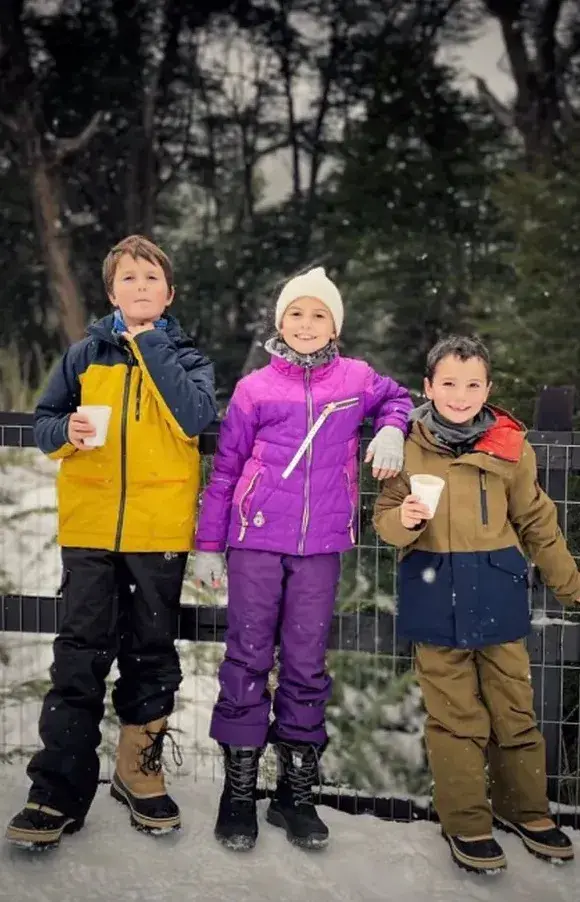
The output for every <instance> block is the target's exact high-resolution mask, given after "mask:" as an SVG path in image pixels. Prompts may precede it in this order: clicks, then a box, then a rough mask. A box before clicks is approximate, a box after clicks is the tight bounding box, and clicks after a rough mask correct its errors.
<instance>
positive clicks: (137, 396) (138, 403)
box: [135, 367, 143, 422]
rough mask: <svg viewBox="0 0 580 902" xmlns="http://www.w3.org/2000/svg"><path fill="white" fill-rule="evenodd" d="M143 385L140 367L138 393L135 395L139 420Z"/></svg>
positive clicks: (136, 414)
mask: <svg viewBox="0 0 580 902" xmlns="http://www.w3.org/2000/svg"><path fill="white" fill-rule="evenodd" d="M142 385H143V373H142V372H141V367H139V377H138V381H137V394H136V396H135V419H136V420H137V422H139V420H140V419H141V386H142Z"/></svg>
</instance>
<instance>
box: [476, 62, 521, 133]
mask: <svg viewBox="0 0 580 902" xmlns="http://www.w3.org/2000/svg"><path fill="white" fill-rule="evenodd" d="M474 81H475V84H476V87H477V93H478V94H479V97H480V99H481V100H483V101H484V103H485V104H486V105H487V107H488V108H489V110H490V112H491V113H492V114H493V115H494V116H495V118H496V120H497V121H498V122H499V123H500V125H502V126H503V127H504V128H506V129H513V128H514V127H515V122H514V115H513V113H512V111H511V110H510V108H509V107H507V106H506V105H505V104H504V103H502V102H501V100H498V98H497V97H496V96H495V94H494V93H493V91H491V90H490V88H489V87H488V85H487V82H486V81H485V80H484V79H483V78H480V76H479V75H477V76H475V78H474Z"/></svg>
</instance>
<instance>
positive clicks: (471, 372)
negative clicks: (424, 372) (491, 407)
mask: <svg viewBox="0 0 580 902" xmlns="http://www.w3.org/2000/svg"><path fill="white" fill-rule="evenodd" d="M490 389H491V382H489V381H488V376H487V369H486V366H485V363H484V362H483V360H482V359H481V358H480V357H470V358H469V359H468V360H461V358H460V357H456V356H455V355H453V354H448V355H447V356H446V357H443V359H442V360H440V361H439V363H438V364H437V366H436V368H435V372H434V373H433V378H432V380H431V381H430V380H429V379H425V394H426V395H427V397H428V398H429V400H430V401H432V402H433V404H434V405H435V407H436V408H437V411H438V412H439V413H440V414H441V416H443V417H445V419H446V420H449V421H450V422H451V423H457V424H461V423H468V422H469V421H470V420H472V419H473V418H474V417H475V416H477V414H478V413H479V411H480V410H481V408H482V407H483V405H484V404H485V402H486V401H487V398H488V395H489V392H490Z"/></svg>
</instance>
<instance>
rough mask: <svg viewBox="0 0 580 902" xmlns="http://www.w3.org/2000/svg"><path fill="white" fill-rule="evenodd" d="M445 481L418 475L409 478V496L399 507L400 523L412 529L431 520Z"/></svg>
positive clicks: (426, 475)
mask: <svg viewBox="0 0 580 902" xmlns="http://www.w3.org/2000/svg"><path fill="white" fill-rule="evenodd" d="M444 485H445V480H444V479H440V478H439V476H431V475H429V474H427V473H425V474H423V473H418V474H416V475H415V476H411V494H410V495H407V497H406V498H405V500H404V501H403V503H402V505H401V523H402V524H403V526H404V527H405V529H414V528H415V527H416V526H419V524H420V523H422V522H423V521H424V520H432V519H433V516H434V514H435V511H436V510H437V505H438V504H439V498H440V497H441V492H442V491H443V487H444Z"/></svg>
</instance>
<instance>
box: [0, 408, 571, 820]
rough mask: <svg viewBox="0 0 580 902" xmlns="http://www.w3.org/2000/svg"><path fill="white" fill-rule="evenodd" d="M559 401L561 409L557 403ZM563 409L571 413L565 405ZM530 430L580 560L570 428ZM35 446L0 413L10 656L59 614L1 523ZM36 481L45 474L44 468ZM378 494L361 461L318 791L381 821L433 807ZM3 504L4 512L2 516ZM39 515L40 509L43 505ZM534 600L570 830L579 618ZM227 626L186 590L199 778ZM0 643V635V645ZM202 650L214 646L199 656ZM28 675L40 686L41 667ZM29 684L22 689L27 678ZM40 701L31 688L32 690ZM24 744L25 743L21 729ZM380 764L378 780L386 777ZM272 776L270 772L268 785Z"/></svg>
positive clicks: (559, 793) (22, 419) (553, 770)
mask: <svg viewBox="0 0 580 902" xmlns="http://www.w3.org/2000/svg"><path fill="white" fill-rule="evenodd" d="M560 400H561V395H560ZM544 401H546V398H544ZM568 406H569V405H567V404H566V405H565V407H566V409H567V408H568ZM546 416H547V417H548V423H547V424H548V425H551V426H556V427H558V426H560V427H561V425H562V422H563V418H562V414H561V412H560V414H558V412H557V411H556V413H554V403H551V404H546V403H544V409H543V410H542V407H541V405H540V406H539V409H538V415H537V421H538V422H537V425H538V426H542V425H543V424H545V423H546ZM565 419H568V416H567V415H566V417H565ZM542 421H543V422H542ZM566 425H568V423H566ZM529 438H530V440H531V442H532V444H533V445H534V447H535V450H536V454H537V458H538V467H539V477H540V482H541V483H542V484H543V486H544V487H545V489H546V490H547V491H548V493H549V494H550V495H551V497H552V498H553V500H554V501H555V503H556V505H557V508H558V513H559V519H560V524H561V526H562V529H563V531H564V533H565V535H566V536H567V538H568V542H569V545H570V548H571V551H572V553H573V554H574V555H576V556H578V555H580V434H579V433H575V432H572V431H571V430H566V431H555V430H554V429H552V430H550V431H540V430H538V429H536V431H534V432H532V433H530V434H529ZM215 439H216V432H215V431H211V430H210V431H209V432H208V433H207V434H204V435H203V436H202V439H201V451H202V454H203V456H204V466H205V470H206V472H207V468H208V467H209V466H210V465H211V463H210V461H211V454H212V452H213V449H214V447H215ZM33 448H34V442H33V437H32V418H31V416H30V415H27V414H19V413H10V414H9V413H0V455H4V457H3V458H0V476H1V475H2V473H4V477H5V478H4V482H2V481H0V522H1V524H2V534H3V538H2V542H1V543H0V574H1V573H2V571H4V577H5V579H4V585H3V586H1V588H2V593H0V631H2V633H3V634H4V637H5V638H4V642H5V643H6V642H8V647H7V649H5V651H7V652H8V655H10V650H11V649H13V648H14V643H15V641H17V640H18V637H19V638H20V639H21V640H24V639H25V638H26V637H31V636H35V635H36V636H38V635H41V634H42V635H43V636H44V637H45V638H46V636H47V634H48V635H49V636H50V635H53V634H54V633H55V632H56V631H57V628H58V623H59V617H60V600H59V599H58V597H56V585H55V586H54V587H51V588H50V590H49V589H48V588H44V589H43V588H38V589H37V590H36V592H33V591H30V589H28V590H26V591H23V590H22V588H20V587H18V586H15V585H14V582H15V579H14V578H12V581H11V579H10V573H13V571H14V568H15V563H14V557H15V552H14V545H13V544H10V536H11V531H12V530H14V529H18V528H19V526H18V524H19V522H20V523H21V522H22V519H20V520H19V512H18V511H16V514H15V513H14V499H15V496H16V495H18V493H19V491H20V490H21V489H20V487H19V485H18V473H26V472H27V471H26V467H27V466H28V464H27V463H26V461H25V455H29V456H30V455H33V454H36V455H38V458H39V459H40V457H41V456H40V455H39V453H38V452H32V451H31V450H28V449H33ZM30 459H31V458H30ZM46 478H47V479H50V478H51V477H50V474H48V476H47V477H46ZM3 492H4V495H5V496H6V497H4V498H3ZM374 493H375V487H374V485H373V484H372V482H371V481H370V480H369V477H368V474H367V473H366V472H363V471H362V470H361V498H360V506H359V515H358V519H359V524H358V525H359V542H358V545H357V547H356V549H355V550H354V551H353V552H351V553H350V554H349V555H346V556H345V563H344V568H343V580H342V586H341V595H340V599H339V604H338V608H337V613H336V615H335V618H334V623H333V629H332V636H331V642H330V655H329V657H330V660H331V669H332V670H333V673H334V676H335V690H336V691H335V701H334V706H333V707H332V706H331V721H332V724H331V725H332V727H333V734H334V735H333V743H331V747H332V746H333V745H336V746H337V747H338V749H339V752H340V754H338V755H337V757H336V760H335V762H334V767H331V768H330V772H329V775H326V777H327V782H328V785H325V787H324V793H323V798H322V800H323V801H326V802H328V803H329V804H333V805H335V806H337V807H340V808H341V809H342V810H347V811H353V812H360V811H368V810H371V811H373V812H374V813H376V814H378V815H380V816H382V817H388V818H396V819H409V818H411V817H423V816H431V814H432V812H431V809H430V805H429V801H428V799H429V782H428V780H429V778H428V774H427V772H426V762H425V760H424V757H423V759H422V761H416V762H415V764H414V765H413V767H410V765H409V761H405V755H406V752H405V749H406V748H408V747H409V741H412V743H413V749H414V752H413V755H414V756H415V757H417V755H419V754H420V750H421V748H422V740H421V725H420V700H418V699H417V693H416V690H414V689H413V685H412V681H410V680H409V673H410V670H411V667H412V649H411V648H410V646H409V644H408V643H406V642H404V641H402V640H400V638H399V637H398V636H397V621H396V616H395V615H394V599H395V597H396V564H395V556H394V553H393V549H391V548H387V547H386V546H384V545H382V543H380V542H379V541H378V539H377V537H376V536H375V534H374V532H373V530H372V526H371V523H370V517H371V513H372V505H373V502H374ZM3 502H4V507H3ZM41 506H42V505H41ZM2 510H4V511H7V513H5V514H2ZM20 513H21V512H20ZM44 513H45V515H46V511H44ZM26 541H27V539H26V534H25V535H24V539H23V542H24V545H23V546H22V547H23V549H24V551H23V559H24V563H23V567H22V571H23V581H24V583H27V584H28V585H30V578H29V577H30V573H27V572H26V571H27V570H28V571H29V570H30V567H29V566H28V565H27V560H28V558H26V554H27V552H28V546H27V545H26ZM35 541H37V542H39V543H40V545H42V547H45V546H46V544H47V543H49V542H50V537H47V536H45V535H43V536H40V537H39V536H37V537H36V540H35ZM6 548H8V550H6ZM52 553H54V554H55V555H57V554H58V549H57V548H56V547H54V548H53V549H52V551H51V554H52ZM2 554H4V555H5V559H3V558H2ZM7 571H9V572H8V575H7ZM16 582H17V580H16ZM11 583H12V584H11ZM530 602H531V606H532V613H533V618H532V619H533V630H532V633H531V635H530V638H529V642H528V648H529V652H530V657H531V662H532V682H533V686H534V690H535V702H536V711H537V716H538V720H539V724H540V727H541V729H542V731H543V733H544V736H545V738H546V744H547V757H548V773H549V795H550V799H551V800H552V802H553V805H554V812H555V814H556V816H557V818H558V820H559V821H560V822H561V823H564V824H569V825H573V826H575V827H577V826H580V778H579V768H580V717H579V703H580V624H579V623H578V622H577V621H576V617H575V615H565V614H563V612H562V609H561V608H560V606H559V605H558V604H557V603H556V602H555V600H554V599H553V598H552V597H551V596H550V594H549V593H548V592H547V591H546V590H545V589H544V588H543V587H542V586H541V585H540V584H539V583H538V582H534V584H533V587H532V590H531V595H530ZM225 626H226V608H225V606H224V604H223V598H222V599H221V603H216V602H215V599H211V598H205V599H201V600H200V599H199V597H198V596H197V595H196V594H195V593H192V594H191V597H189V598H187V599H186V600H184V603H183V605H182V608H181V616H180V627H179V636H180V639H181V640H183V645H182V648H189V647H192V648H197V649H201V650H204V651H205V653H206V654H205V658H204V659H203V660H204V661H205V664H204V663H203V661H202V662H201V664H200V659H199V657H198V658H196V662H195V666H194V668H193V671H192V674H193V676H194V677H196V678H197V683H196V682H195V679H194V680H193V682H192V685H194V684H195V685H196V686H197V688H196V690H195V692H194V693H193V695H194V697H193V699H190V700H189V702H190V703H191V708H190V710H189V714H188V717H189V720H188V724H189V726H188V728H187V730H188V732H192V726H191V725H192V723H193V724H194V728H193V733H194V734H195V737H194V738H193V739H192V738H191V737H189V740H188V741H189V752H190V755H191V760H192V762H193V765H192V769H193V771H194V773H205V774H207V773H208V770H207V761H208V760H209V759H211V761H212V763H211V767H210V771H209V772H210V773H211V774H212V776H213V775H214V773H217V763H216V759H215V752H214V751H213V749H212V746H211V744H209V745H208V743H207V741H204V739H205V737H206V736H207V720H208V716H207V708H208V705H210V703H211V700H212V699H211V698H208V692H209V695H210V696H211V692H212V691H213V689H212V686H213V684H214V683H215V680H214V675H215V666H216V664H217V662H218V660H219V657H220V655H221V649H220V648H219V643H221V642H223V637H224V630H225ZM2 641H3V640H2V637H1V635H0V652H1V651H2ZM208 649H210V650H211V651H212V652H213V653H212V654H209V655H208V654H207V651H208ZM45 650H46V646H45ZM202 657H203V656H202ZM8 670H9V664H7V665H6V666H5V667H4V679H5V684H4V688H5V701H6V699H7V698H8V694H9V692H11V685H12V686H13V683H12V684H11V685H9V683H10V679H8V677H7V676H6V674H7V673H8ZM200 674H202V675H203V679H204V680H205V681H206V682H205V683H204V686H205V690H204V691H205V696H204V698H203V699H202V700H201V701H200V697H199V696H198V694H197V693H199V685H198V684H199V677H200ZM11 679H12V680H13V679H14V677H12V678H11ZM35 680H36V683H35V685H36V688H37V690H38V689H39V686H38V685H37V684H38V681H39V677H38V674H36V676H35ZM25 682H26V683H27V686H28V688H29V689H30V686H29V683H30V681H29V680H28V681H26V680H25ZM40 683H42V679H41V680H40ZM201 694H202V695H203V693H201ZM10 698H11V700H10V706H11V707H10V710H11V714H10V717H8V719H7V716H6V715H5V714H4V715H3V714H2V711H0V752H2V753H3V755H4V757H10V756H11V755H12V754H13V753H15V752H16V749H17V747H21V746H22V747H24V748H26V746H27V743H26V742H21V741H20V739H21V737H19V736H18V735H16V734H15V728H14V723H15V717H16V720H17V719H18V704H21V705H22V704H24V702H27V703H30V693H29V692H21V693H20V696H19V695H18V692H16V699H14V697H13V696H10ZM19 698H20V701H19ZM39 702H40V698H38V700H37V703H38V704H39ZM202 702H203V705H205V707H203V705H202ZM1 705H2V700H1V699H0V707H1ZM397 706H398V707H397ZM33 707H34V706H33ZM386 709H388V710H386ZM405 711H406V712H407V713H406V715H405V713H404V712H405ZM15 712H16V713H15ZM385 712H386V713H385ZM393 712H395V713H394V714H393ZM409 712H410V713H409ZM407 715H408V716H407ZM28 716H29V715H28ZM406 717H407V719H405V718H406ZM10 718H11V720H10ZM8 721H10V722H11V723H12V728H11V731H10V730H9V729H8V727H6V723H7V722H8ZM3 724H4V729H3ZM353 724H356V725H357V729H359V732H358V733H356V732H353V730H354V727H353ZM33 727H34V724H32V727H31V725H30V724H28V729H29V732H30V729H33ZM2 732H4V736H2ZM184 738H185V739H187V737H184ZM30 741H33V740H30V738H29V742H30ZM370 759H372V760H373V763H372V764H370V763H369V761H370ZM202 762H205V763H206V766H205V768H204V767H202V766H201V764H202ZM214 768H215V770H214ZM387 772H388V774H389V777H388V779H387V778H386V777H385V773H387ZM268 782H269V780H268V775H267V774H266V777H265V783H266V784H268Z"/></svg>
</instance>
